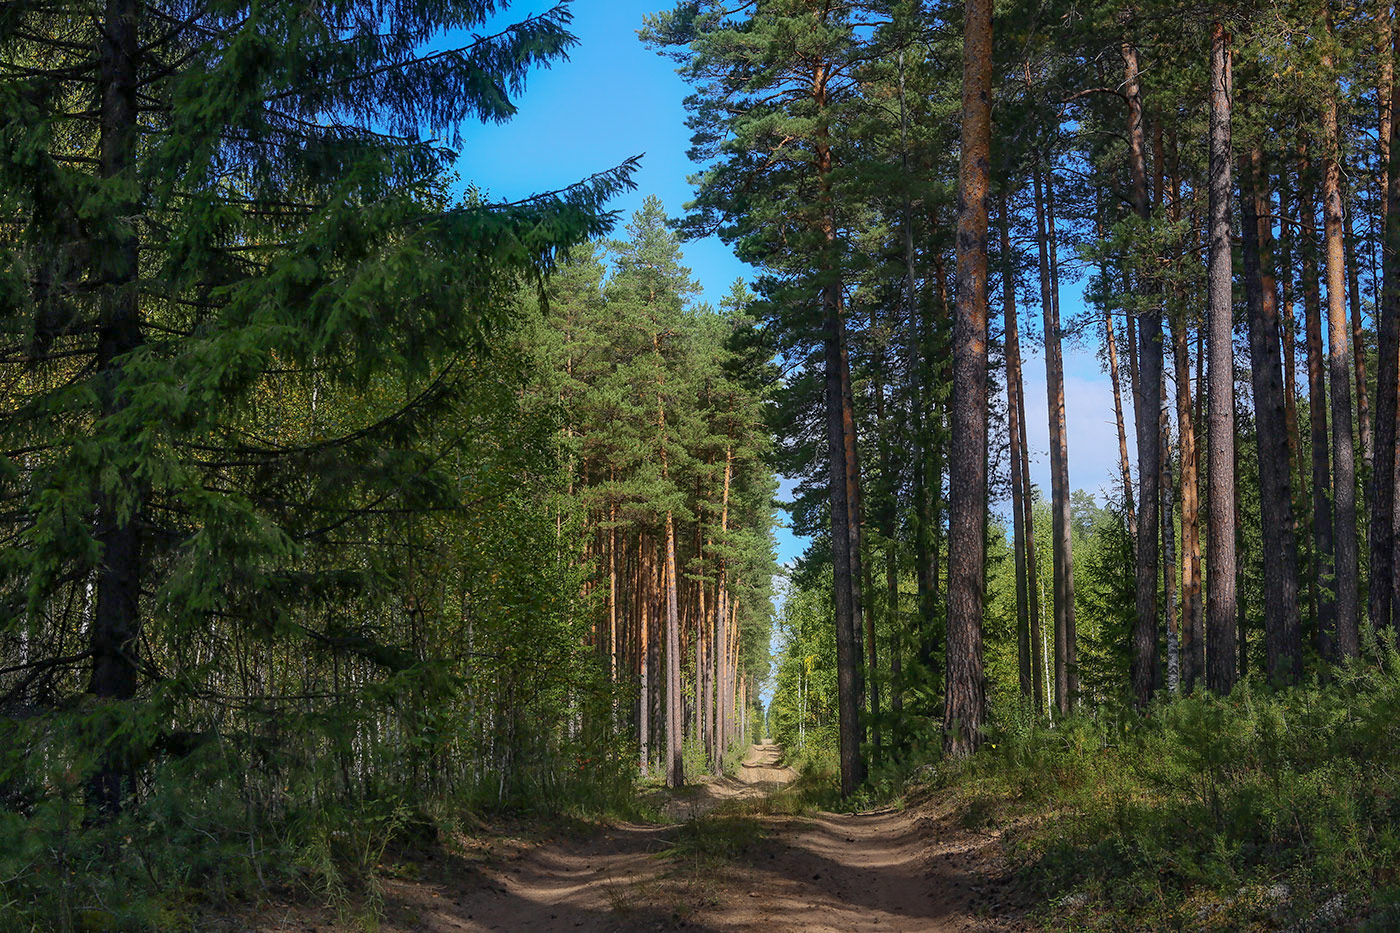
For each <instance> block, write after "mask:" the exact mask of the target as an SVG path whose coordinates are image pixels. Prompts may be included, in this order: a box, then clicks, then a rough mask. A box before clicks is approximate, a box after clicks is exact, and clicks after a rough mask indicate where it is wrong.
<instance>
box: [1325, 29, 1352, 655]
mask: <svg viewBox="0 0 1400 933" xmlns="http://www.w3.org/2000/svg"><path fill="white" fill-rule="evenodd" d="M1323 23H1324V28H1325V29H1326V30H1327V31H1328V32H1329V33H1330V32H1331V29H1332V25H1331V14H1330V12H1329V4H1326V3H1324V5H1323ZM1324 49H1325V47H1324ZM1321 64H1322V70H1323V72H1324V74H1325V77H1324V80H1327V81H1329V82H1331V81H1333V80H1334V77H1333V74H1332V57H1331V53H1330V52H1328V51H1325V50H1324V52H1323V55H1322V61H1321ZM1322 133H1323V148H1324V152H1323V165H1322V202H1323V204H1322V221H1323V236H1324V239H1325V241H1326V251H1325V254H1324V255H1325V256H1326V260H1327V323H1328V328H1327V359H1328V375H1329V386H1328V389H1329V397H1330V400H1331V403H1332V406H1331V407H1332V470H1333V474H1332V475H1333V487H1332V496H1333V499H1332V504H1333V510H1334V511H1333V516H1334V520H1335V522H1336V524H1335V527H1334V529H1333V542H1332V543H1333V547H1334V548H1335V551H1334V554H1335V558H1336V564H1335V568H1336V597H1337V653H1338V654H1339V655H1340V656H1341V657H1343V658H1354V657H1356V656H1357V655H1359V654H1360V652H1361V643H1360V639H1359V626H1358V618H1357V614H1358V611H1359V608H1360V606H1359V603H1360V589H1359V585H1360V583H1359V578H1358V572H1359V570H1358V560H1359V555H1358V553H1357V540H1356V460H1355V457H1356V452H1355V449H1354V448H1353V447H1352V439H1351V431H1352V423H1351V374H1350V372H1349V371H1348V370H1349V369H1350V366H1349V362H1350V361H1349V360H1348V359H1347V346H1348V341H1349V339H1350V334H1349V333H1348V327H1347V306H1346V269H1345V245H1344V244H1343V242H1342V169H1341V163H1340V152H1341V143H1340V140H1339V139H1338V129H1337V91H1336V87H1335V85H1330V84H1329V88H1328V91H1327V93H1326V94H1325V95H1324V97H1323V102H1322Z"/></svg>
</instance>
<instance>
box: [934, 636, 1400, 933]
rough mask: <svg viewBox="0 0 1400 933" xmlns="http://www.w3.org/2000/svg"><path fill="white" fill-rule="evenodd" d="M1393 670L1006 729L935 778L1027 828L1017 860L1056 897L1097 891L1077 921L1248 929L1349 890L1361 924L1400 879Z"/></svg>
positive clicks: (1386, 667)
mask: <svg viewBox="0 0 1400 933" xmlns="http://www.w3.org/2000/svg"><path fill="white" fill-rule="evenodd" d="M1381 660H1382V664H1381V665H1380V666H1378V667H1363V666H1357V667H1355V668H1349V669H1347V670H1345V671H1343V672H1340V673H1339V674H1338V676H1337V679H1336V681H1335V682H1334V683H1331V684H1327V685H1319V684H1316V683H1313V684H1310V685H1307V686H1302V687H1298V688H1294V689H1291V690H1287V691H1284V692H1279V693H1271V692H1268V691H1267V690H1264V689H1261V688H1258V687H1252V686H1249V685H1245V686H1242V687H1240V688H1239V689H1238V690H1237V691H1236V692H1235V693H1234V694H1233V695H1231V696H1229V697H1223V698H1217V697H1213V696H1210V695H1208V694H1205V693H1204V692H1202V693H1198V694H1196V695H1194V696H1191V697H1187V698H1183V699H1180V700H1177V701H1175V702H1172V703H1159V704H1156V705H1154V706H1153V707H1152V708H1151V709H1150V710H1149V712H1148V713H1147V714H1145V715H1139V714H1137V713H1135V712H1133V711H1132V710H1131V709H1130V708H1121V707H1114V706H1112V705H1103V706H1100V707H1099V708H1098V709H1097V710H1096V711H1095V712H1093V713H1092V714H1079V715H1076V716H1074V717H1071V718H1070V719H1067V720H1064V721H1062V722H1060V723H1059V724H1058V725H1057V726H1056V728H1054V729H1048V728H1044V727H1039V726H1037V727H1034V728H1031V729H1029V730H1025V729H1021V728H1016V729H1003V730H998V731H997V732H996V733H995V734H994V735H993V736H991V737H990V740H989V742H988V744H987V746H986V747H985V749H984V750H983V751H982V752H981V753H980V754H978V755H977V756H976V757H974V758H973V759H971V760H969V761H967V762H964V763H948V764H945V765H943V766H940V771H939V782H940V784H942V785H943V786H945V787H948V788H950V789H951V791H952V793H954V794H955V795H956V796H957V797H958V798H959V799H960V800H961V801H962V802H963V803H964V804H965V805H966V806H967V807H969V808H975V809H977V810H978V811H979V812H982V813H984V814H988V815H989V817H988V818H992V819H996V820H998V821H1000V822H1005V821H1009V820H1013V819H1014V820H1015V821H1016V822H1017V824H1018V825H1020V826H1022V827H1024V828H1023V829H1020V830H1017V831H1016V832H1015V838H1016V842H1015V849H1016V851H1017V853H1018V858H1019V860H1020V862H1021V865H1022V869H1023V871H1025V872H1026V873H1027V874H1028V875H1029V876H1030V877H1031V878H1033V879H1034V880H1035V882H1036V884H1037V885H1038V887H1039V889H1040V890H1041V891H1042V892H1043V894H1044V895H1045V897H1046V898H1047V900H1048V901H1049V902H1050V903H1052V904H1061V905H1063V904H1064V896H1065V895H1068V894H1070V893H1076V894H1081V895H1084V897H1082V898H1076V899H1074V900H1073V902H1072V903H1074V904H1076V905H1078V906H1077V907H1074V908H1065V907H1064V906H1061V907H1060V908H1059V909H1058V910H1057V912H1056V914H1055V916H1057V918H1058V920H1059V921H1062V922H1065V923H1070V922H1072V919H1073V918H1074V917H1077V916H1080V915H1079V914H1077V913H1075V911H1076V910H1079V909H1081V908H1082V909H1083V910H1085V911H1087V912H1088V913H1085V914H1084V915H1083V916H1085V917H1087V916H1089V915H1090V914H1092V915H1094V916H1097V917H1099V918H1100V921H1101V922H1103V921H1104V918H1105V917H1107V923H1108V925H1109V926H1110V927H1111V928H1114V929H1120V928H1126V929H1133V928H1139V927H1141V926H1143V925H1147V926H1149V927H1152V928H1157V929H1161V928H1167V929H1173V928H1210V929H1242V928H1246V927H1253V926H1257V925H1264V926H1269V925H1271V924H1273V923H1277V922H1282V921H1287V920H1296V919H1298V918H1304V917H1307V916H1309V915H1310V914H1311V912H1312V911H1313V910H1315V909H1316V908H1318V906H1319V905H1321V904H1323V903H1325V902H1327V901H1329V900H1331V899H1332V898H1334V897H1336V896H1338V895H1341V896H1343V897H1344V898H1345V899H1346V903H1347V904H1348V905H1349V906H1348V911H1349V913H1348V915H1349V916H1365V915H1366V914H1367V913H1368V912H1370V911H1372V910H1384V909H1388V908H1386V907H1385V901H1384V897H1383V896H1382V897H1378V898H1375V899H1374V900H1373V897H1372V886H1373V885H1375V884H1377V883H1384V882H1385V880H1386V879H1388V878H1391V877H1393V873H1394V872H1395V871H1396V870H1397V868H1400V842H1397V839H1396V835H1395V831H1394V825H1395V820H1396V817H1397V816H1400V811H1398V810H1397V807H1396V805H1395V803H1394V801H1395V800H1396V799H1397V795H1400V784H1397V781H1396V776H1395V775H1396V774H1397V770H1396V765H1397V759H1396V754H1397V752H1396V748H1397V745H1396V739H1397V738H1400V736H1397V734H1396V729H1397V726H1396V723H1397V721H1400V720H1397V718H1396V717H1397V714H1400V656H1397V655H1395V654H1394V653H1393V652H1392V653H1389V654H1388V655H1387V656H1386V657H1384V658H1383V659H1381ZM1280 886H1286V887H1280Z"/></svg>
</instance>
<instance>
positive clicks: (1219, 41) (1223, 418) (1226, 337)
mask: <svg viewBox="0 0 1400 933" xmlns="http://www.w3.org/2000/svg"><path fill="white" fill-rule="evenodd" d="M1229 44H1230V39H1229V36H1228V35H1227V34H1226V32H1225V27H1224V26H1223V25H1221V24H1220V23H1219V22H1217V23H1215V24H1213V25H1212V26H1211V44H1210V225H1209V234H1210V268H1209V272H1208V292H1207V310H1206V314H1207V321H1208V330H1209V334H1210V343H1209V352H1210V369H1209V374H1210V399H1209V411H1210V415H1209V418H1208V421H1207V429H1208V436H1209V443H1210V448H1209V457H1210V483H1209V486H1208V487H1207V488H1208V490H1209V507H1210V520H1209V522H1208V524H1207V541H1206V553H1207V554H1209V555H1210V581H1209V583H1210V586H1209V588H1208V589H1207V590H1206V644H1207V646H1208V654H1207V657H1206V682H1207V684H1208V685H1209V687H1210V689H1211V690H1213V691H1215V692H1216V693H1218V694H1226V693H1229V692H1230V691H1231V690H1232V689H1233V688H1234V686H1235V680H1236V676H1237V671H1238V663H1237V662H1238V658H1237V648H1236V644H1235V638H1236V618H1235V612H1236V609H1237V608H1238V607H1237V606H1236V599H1237V594H1236V591H1235V518H1236V516H1235V373H1234V365H1235V363H1234V346H1233V323H1234V321H1233V313H1234V312H1233V307H1232V273H1231V257H1230V161H1231V157H1230V105H1231V100H1230V98H1231V96H1232V95H1231V91H1232V88H1231V80H1230V48H1229Z"/></svg>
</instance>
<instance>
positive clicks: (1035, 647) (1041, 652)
mask: <svg viewBox="0 0 1400 933" xmlns="http://www.w3.org/2000/svg"><path fill="white" fill-rule="evenodd" d="M1016 404H1017V405H1018V406H1019V408H1020V411H1019V413H1018V414H1019V418H1018V419H1017V421H1018V423H1019V426H1020V432H1021V445H1020V446H1021V518H1022V520H1023V521H1024V522H1025V525H1026V593H1027V599H1028V602H1029V604H1030V605H1029V609H1030V620H1029V622H1030V636H1031V670H1032V672H1033V673H1034V675H1035V711H1036V712H1037V713H1043V712H1045V647H1044V645H1045V642H1044V639H1043V638H1042V636H1041V629H1040V605H1041V598H1040V573H1039V570H1038V568H1037V566H1036V565H1037V563H1038V561H1037V559H1036V550H1035V516H1034V508H1033V507H1034V505H1035V503H1034V501H1033V499H1032V497H1031V479H1030V477H1031V460H1030V445H1029V444H1027V443H1026V389H1025V385H1024V383H1023V381H1022V379H1021V367H1020V366H1019V365H1017V367H1016Z"/></svg>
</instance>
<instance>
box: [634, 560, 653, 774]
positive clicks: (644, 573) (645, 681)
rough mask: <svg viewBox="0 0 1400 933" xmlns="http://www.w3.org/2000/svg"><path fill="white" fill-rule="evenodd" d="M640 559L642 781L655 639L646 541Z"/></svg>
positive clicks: (648, 751)
mask: <svg viewBox="0 0 1400 933" xmlns="http://www.w3.org/2000/svg"><path fill="white" fill-rule="evenodd" d="M637 547H638V551H639V555H638V564H637V571H638V572H637V594H638V598H637V603H638V607H639V611H638V613H637V644H638V648H637V660H638V664H639V666H640V670H639V672H638V684H639V693H638V700H637V737H638V741H639V744H640V746H641V747H640V748H639V749H638V753H637V757H638V766H639V768H640V769H641V772H642V777H646V776H647V770H648V768H649V767H650V765H651V686H652V684H651V651H650V648H651V644H650V642H651V637H650V632H649V631H648V629H650V628H651V625H650V619H649V615H650V613H649V612H648V609H649V607H650V603H651V600H650V599H649V598H648V594H649V592H650V589H651V582H652V580H651V570H650V568H649V567H648V565H647V555H648V554H649V553H650V551H649V549H648V548H647V547H646V545H645V543H644V542H643V541H638V544H637Z"/></svg>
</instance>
